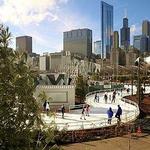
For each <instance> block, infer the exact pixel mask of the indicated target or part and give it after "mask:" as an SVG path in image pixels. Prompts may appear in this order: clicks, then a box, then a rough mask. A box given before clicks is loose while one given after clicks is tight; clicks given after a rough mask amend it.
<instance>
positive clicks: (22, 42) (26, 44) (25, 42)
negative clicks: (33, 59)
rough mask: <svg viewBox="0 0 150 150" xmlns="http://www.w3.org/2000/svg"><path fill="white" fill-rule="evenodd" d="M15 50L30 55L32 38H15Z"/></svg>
mask: <svg viewBox="0 0 150 150" xmlns="http://www.w3.org/2000/svg"><path fill="white" fill-rule="evenodd" d="M16 50H17V51H25V52H27V53H28V54H31V53H32V37H30V36H19V37H16Z"/></svg>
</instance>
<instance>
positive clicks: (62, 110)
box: [61, 104, 65, 119]
mask: <svg viewBox="0 0 150 150" xmlns="http://www.w3.org/2000/svg"><path fill="white" fill-rule="evenodd" d="M61 113H62V118H63V119H64V114H65V106H64V104H63V105H62V106H61Z"/></svg>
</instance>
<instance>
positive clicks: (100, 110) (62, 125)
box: [41, 86, 150, 130]
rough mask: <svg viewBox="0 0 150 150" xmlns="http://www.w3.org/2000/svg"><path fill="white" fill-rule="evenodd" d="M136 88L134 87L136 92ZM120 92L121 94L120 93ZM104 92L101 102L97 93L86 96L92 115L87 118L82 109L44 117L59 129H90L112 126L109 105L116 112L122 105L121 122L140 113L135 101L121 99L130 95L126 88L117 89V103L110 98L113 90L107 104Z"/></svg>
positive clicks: (115, 120)
mask: <svg viewBox="0 0 150 150" xmlns="http://www.w3.org/2000/svg"><path fill="white" fill-rule="evenodd" d="M125 88H130V89H131V86H125ZM149 89H150V88H149V87H146V92H148V91H149ZM135 91H136V88H135V87H134V93H135ZM118 93H119V94H118ZM104 94H105V93H104V92H101V93H98V94H97V95H98V96H99V102H96V101H95V100H94V99H95V94H92V95H89V96H87V97H86V103H87V104H89V105H90V116H85V118H86V120H83V119H80V117H81V111H82V109H78V110H71V111H70V112H69V113H65V118H64V119H62V116H61V113H56V115H55V116H52V117H50V116H47V115H46V114H41V115H42V119H43V121H44V122H45V124H46V125H47V127H49V126H57V128H58V130H62V129H65V130H78V129H89V128H99V127H104V126H110V125H109V124H108V123H107V118H108V117H107V110H108V109H109V107H111V108H112V110H113V112H114V116H115V113H116V111H117V108H118V105H120V106H121V108H122V110H123V114H122V116H121V122H128V121H130V120H134V119H135V118H136V117H137V116H138V115H139V108H138V106H137V104H135V103H134V102H130V101H128V100H126V99H123V100H124V101H122V100H121V98H122V96H126V95H130V94H131V90H130V93H127V91H126V90H123V91H122V94H121V92H120V91H117V94H116V101H115V103H111V101H110V100H109V95H112V92H107V95H108V102H107V104H105V101H104ZM121 95H122V96H121ZM114 116H113V118H112V124H111V125H113V124H116V123H117V119H116V118H115V117H114Z"/></svg>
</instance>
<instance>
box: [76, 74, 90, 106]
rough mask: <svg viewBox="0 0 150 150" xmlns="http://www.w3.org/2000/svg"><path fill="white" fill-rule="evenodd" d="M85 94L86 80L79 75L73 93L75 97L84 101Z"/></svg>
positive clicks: (86, 90)
mask: <svg viewBox="0 0 150 150" xmlns="http://www.w3.org/2000/svg"><path fill="white" fill-rule="evenodd" d="M87 92H88V84H87V79H85V78H84V77H83V76H82V75H79V76H78V77H77V79H76V91H75V93H76V96H77V97H80V99H82V100H84V99H85V95H86V94H87ZM80 103H81V101H80Z"/></svg>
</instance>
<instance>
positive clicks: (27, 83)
mask: <svg viewBox="0 0 150 150" xmlns="http://www.w3.org/2000/svg"><path fill="white" fill-rule="evenodd" d="M10 36H11V34H10V33H9V30H8V28H5V27H4V26H1V28H0V143H1V145H2V147H3V148H2V149H15V150H16V149H17V147H22V148H21V149H26V148H27V147H29V143H30V142H29V139H30V138H29V137H30V130H31V129H32V128H33V127H34V126H38V125H40V124H41V123H42V122H41V119H40V116H39V112H38V110H39V108H38V105H37V102H36V100H35V98H34V97H33V92H34V90H35V85H34V78H35V77H36V76H35V74H34V73H33V72H32V71H31V70H30V69H29V67H28V66H27V65H26V54H21V55H20V54H19V53H18V52H16V51H13V50H12V49H10V48H8V44H9V40H10V39H11V37H10Z"/></svg>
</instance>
